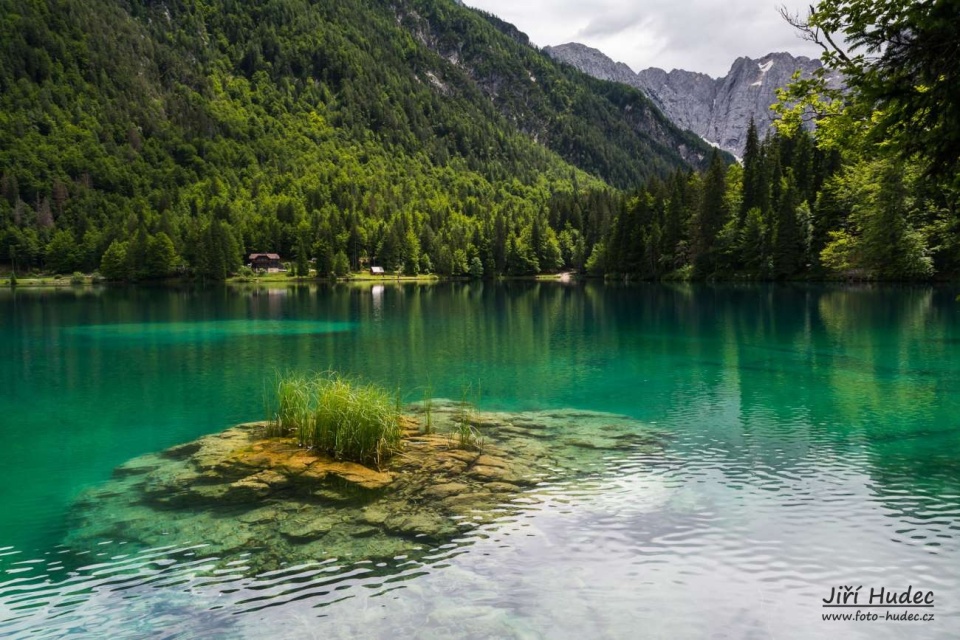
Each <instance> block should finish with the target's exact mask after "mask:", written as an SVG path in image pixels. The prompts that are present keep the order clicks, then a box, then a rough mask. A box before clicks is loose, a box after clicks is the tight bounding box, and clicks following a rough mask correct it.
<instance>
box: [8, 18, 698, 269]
mask: <svg viewBox="0 0 960 640" xmlns="http://www.w3.org/2000/svg"><path fill="white" fill-rule="evenodd" d="M0 42H2V45H0V260H2V261H5V262H6V261H9V262H12V263H14V264H15V265H16V266H17V267H18V268H19V269H21V270H22V269H31V268H44V269H47V270H51V271H55V272H72V271H75V270H83V271H91V270H94V269H100V270H101V271H102V272H103V274H104V275H105V276H107V277H110V278H150V277H163V276H166V275H170V274H172V273H175V272H178V271H182V272H188V273H193V274H197V275H201V276H204V277H208V278H215V279H219V278H223V277H225V275H226V274H229V273H231V272H233V271H235V270H236V269H237V268H238V267H239V266H240V264H241V261H242V260H243V259H244V256H245V254H247V253H249V252H277V253H280V254H281V255H282V256H283V257H284V259H287V260H290V261H294V260H298V261H300V262H301V263H302V262H303V261H304V260H305V259H307V258H315V259H316V264H317V270H318V272H319V273H320V274H328V273H343V272H345V271H347V270H348V269H357V268H359V267H360V266H361V265H362V264H364V263H366V262H367V261H369V262H371V263H375V264H381V265H383V266H384V267H386V268H387V269H388V270H395V269H402V270H403V272H404V273H418V272H424V271H430V272H437V273H441V274H450V275H458V274H466V273H471V272H472V273H474V274H478V273H480V272H481V271H482V272H483V273H485V274H487V275H494V274H504V273H511V274H528V273H536V272H539V271H545V270H554V269H558V268H561V267H570V268H577V267H579V266H580V265H582V264H583V263H584V262H585V260H586V258H587V257H588V256H589V253H590V251H591V248H592V246H593V244H594V242H595V241H596V239H597V238H598V237H599V236H600V235H601V234H602V233H603V232H604V230H605V228H606V226H607V225H608V223H609V219H610V218H611V217H612V216H613V215H614V214H615V213H616V211H615V209H613V208H612V207H614V206H615V204H614V201H615V200H616V199H617V196H616V195H615V193H613V192H611V190H610V186H608V185H613V186H616V187H627V186H630V185H636V184H639V183H640V182H641V181H643V180H645V179H648V178H650V177H652V176H656V175H666V174H668V173H669V172H670V171H673V170H674V169H676V168H677V167H686V166H689V165H687V163H686V160H684V159H683V158H681V157H680V155H679V154H678V153H677V152H676V151H675V149H677V148H680V147H684V148H686V149H688V150H689V154H690V155H689V156H688V158H689V159H690V160H692V161H694V162H697V161H698V160H697V158H698V157H699V158H706V155H707V152H706V147H705V145H703V144H702V143H700V142H699V141H696V140H694V139H693V138H692V137H691V136H690V135H689V134H683V133H680V132H679V131H678V130H676V128H675V127H673V126H672V125H670V124H669V123H668V122H667V121H666V120H665V119H664V118H663V116H661V115H660V114H659V112H657V111H656V110H655V109H653V108H652V107H651V106H650V103H649V102H648V101H647V100H646V99H645V98H644V97H643V96H642V95H641V94H640V93H639V92H637V91H634V90H632V89H628V88H621V87H618V86H615V85H610V84H609V83H600V82H598V81H595V80H592V79H590V78H588V77H586V76H585V75H583V74H580V73H579V72H576V71H575V70H573V69H571V68H569V67H565V66H561V65H559V64H557V63H554V62H553V61H551V60H550V59H549V58H548V57H546V56H544V55H542V54H540V53H539V52H538V51H536V50H535V49H533V48H532V47H530V46H529V45H527V44H525V43H523V42H522V37H520V36H519V35H518V34H515V33H511V32H510V31H509V30H508V29H505V27H504V25H502V24H498V22H497V21H496V20H495V19H493V18H492V17H491V16H485V15H482V14H480V13H478V12H475V11H472V10H469V9H467V8H464V7H461V6H458V5H456V4H454V3H453V2H450V1H449V0H408V1H404V2H397V3H392V4H387V3H380V2H376V1H374V0H342V1H338V2H317V1H313V0H266V1H263V2H240V1H238V0H171V1H169V2H153V1H150V0H127V1H120V0H0Z"/></svg>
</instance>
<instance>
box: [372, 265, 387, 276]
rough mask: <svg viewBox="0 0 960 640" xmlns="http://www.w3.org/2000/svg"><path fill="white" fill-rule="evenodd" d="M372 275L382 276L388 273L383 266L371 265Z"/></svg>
mask: <svg viewBox="0 0 960 640" xmlns="http://www.w3.org/2000/svg"><path fill="white" fill-rule="evenodd" d="M370 275H372V276H382V275H386V273H385V272H384V270H383V267H370Z"/></svg>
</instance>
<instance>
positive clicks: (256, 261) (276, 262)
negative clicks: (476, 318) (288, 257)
mask: <svg viewBox="0 0 960 640" xmlns="http://www.w3.org/2000/svg"><path fill="white" fill-rule="evenodd" d="M249 263H250V268H252V269H254V270H256V271H260V270H263V271H266V272H267V273H270V272H276V271H280V270H281V269H283V264H281V262H280V255H279V254H277V253H251V254H250V258H249Z"/></svg>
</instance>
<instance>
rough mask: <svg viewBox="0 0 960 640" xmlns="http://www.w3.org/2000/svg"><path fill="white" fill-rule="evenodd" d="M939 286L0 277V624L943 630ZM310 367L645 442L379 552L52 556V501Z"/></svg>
mask: <svg viewBox="0 0 960 640" xmlns="http://www.w3.org/2000/svg"><path fill="white" fill-rule="evenodd" d="M956 294H957V291H955V290H952V289H948V288H943V289H935V288H853V289H848V288H826V287H813V286H810V287H806V286H802V287H800V286H798V287H755V286H749V287H748V286H743V287H738V286H718V287H709V286H654V285H650V286H629V287H628V286H603V285H599V284H590V285H586V286H583V285H572V286H569V285H561V284H555V283H540V284H534V283H516V284H508V285H496V286H495V285H490V284H483V285H480V284H471V285H436V286H412V285H411V286H392V285H387V286H376V287H335V288H319V289H318V288H315V287H313V288H311V287H290V288H282V289H275V290H257V289H252V288H251V289H226V288H217V289H205V290H200V289H183V290H171V289H156V290H151V289H144V288H141V289H135V290H133V289H132V290H124V289H106V290H97V291H90V290H66V291H27V290H21V291H17V292H16V293H11V292H9V291H3V292H0V437H2V446H0V636H14V637H44V638H45V637H65V636H70V637H169V638H174V637H183V638H193V637H223V638H260V637H285V638H286V637H289V638H301V637H302V638H313V637H323V638H329V637H387V636H390V637H437V638H449V637H490V636H499V637H520V638H535V637H550V638H583V637H610V638H634V637H640V636H642V637H661V638H701V637H717V638H768V637H769V638H808V637H822V638H835V637H849V638H901V637H902V638H948V637H956V635H957V633H958V630H960V424H958V420H960V418H958V416H960V303H958V302H956V301H955V297H956ZM326 369H336V370H338V371H342V372H345V373H348V374H355V375H361V376H363V377H364V378H365V379H367V380H372V381H375V382H378V383H382V384H384V385H388V386H391V387H394V386H397V385H399V386H400V387H401V388H402V389H404V390H405V391H406V392H407V398H408V399H409V400H411V401H412V400H419V399H420V398H422V397H423V395H424V393H425V392H426V390H427V389H429V391H430V393H431V395H433V396H438V397H442V396H446V397H455V398H456V397H460V396H461V394H462V393H463V389H464V388H465V387H466V386H467V385H472V387H473V388H476V387H477V386H478V383H479V386H480V388H481V389H482V395H481V404H482V405H483V408H486V409H503V410H520V409H548V408H564V407H571V408H579V409H591V410H599V411H609V412H615V413H622V414H627V415H629V416H631V417H633V418H636V419H637V420H639V421H641V422H643V423H646V424H650V425H655V426H656V428H657V429H659V430H662V431H665V432H667V433H669V434H670V439H669V441H668V443H667V446H666V449H665V451H663V452H658V453H656V454H650V453H649V452H646V453H641V452H636V453H631V452H621V453H618V454H617V455H611V456H610V457H609V459H608V461H607V462H608V464H606V465H605V467H604V468H602V469H600V470H599V471H591V472H590V473H588V474H586V475H585V476H583V477H580V478H576V479H573V480H565V481H559V482H556V483H552V484H549V485H546V486H541V487H538V488H536V489H534V490H532V491H531V492H530V493H529V494H527V495H524V496H523V497H521V498H520V499H519V500H518V502H517V506H518V507H519V510H518V511H511V512H510V513H509V514H505V515H504V517H503V518H501V519H500V520H499V521H497V522H494V523H492V524H487V525H484V526H482V527H480V528H479V529H476V530H474V531H472V532H471V533H469V534H465V535H463V536H461V537H460V538H458V539H456V540H453V541H451V542H450V543H448V544H445V545H441V546H440V547H438V548H434V549H431V548H425V549H423V551H422V553H421V554H420V555H418V556H416V557H407V558H397V559H395V560H394V561H393V562H390V563H373V562H365V561H363V560H356V559H351V558H316V559H311V560H309V561H307V562H305V563H304V564H302V565H298V566H290V567H285V568H283V569H281V570H279V571H275V572H271V573H269V574H260V575H258V574H255V573H251V571H249V570H248V569H246V568H245V558H244V557H242V556H241V557H238V558H227V559H216V558H210V557H208V555H209V554H205V553H204V550H203V544H204V541H203V540H202V539H198V540H197V541H196V545H194V546H192V547H190V548H159V549H152V550H150V551H148V552H143V551H137V552H127V551H126V550H125V548H124V546H123V545H120V544H117V543H115V542H114V541H110V540H104V541H103V544H102V550H101V551H98V552H94V553H89V554H86V555H84V556H79V557H77V556H76V555H75V554H74V552H72V551H70V550H69V549H67V548H65V547H63V546H62V544H61V543H62V541H63V540H64V538H65V536H66V535H67V534H68V533H69V532H68V531H67V527H68V517H67V514H68V513H69V510H70V507H71V504H72V503H73V501H74V499H75V498H76V497H77V496H78V495H79V494H80V493H81V492H82V491H83V490H84V489H87V488H90V487H93V486H97V485H100V484H102V483H105V482H107V481H108V480H109V478H110V475H111V471H112V469H113V468H114V467H116V466H117V465H119V464H121V463H123V462H124V461H126V460H128V459H130V458H132V457H135V456H138V455H141V454H144V453H148V452H152V451H158V450H161V449H163V448H166V447H169V446H171V445H174V444H177V443H180V442H185V441H188V440H191V439H194V438H196V437H198V436H200V435H203V434H207V433H212V432H215V431H219V430H221V429H223V428H224V427H226V426H228V425H231V424H234V423H237V422H241V421H247V420H256V419H261V418H262V417H263V411H264V410H263V399H262V398H263V393H264V388H265V386H266V384H269V382H270V380H271V379H272V378H273V376H274V374H275V372H276V371H283V370H297V371H309V370H314V371H317V370H326ZM215 560H219V561H223V560H226V561H228V562H229V564H228V565H227V568H226V569H224V568H220V569H217V570H216V571H212V570H211V568H212V567H213V566H214V561H215ZM217 566H222V565H217ZM837 585H853V586H857V585H864V590H865V591H869V589H871V588H878V589H879V588H880V587H885V588H887V589H888V590H889V589H905V588H906V587H907V586H910V585H913V587H914V589H918V588H919V589H924V590H933V591H934V593H935V603H936V604H935V609H933V611H934V612H935V616H936V619H935V620H934V621H933V622H929V623H909V622H884V621H878V622H825V621H824V620H823V619H822V613H823V612H824V610H823V609H821V607H820V605H821V598H825V597H827V596H828V595H829V593H830V591H831V589H832V588H833V587H834V586H837ZM864 598H865V596H864ZM863 601H864V600H863V599H861V602H863ZM835 611H855V609H849V610H835ZM913 611H918V612H920V613H926V612H927V610H923V609H916V610H913ZM898 612H900V611H899V610H898Z"/></svg>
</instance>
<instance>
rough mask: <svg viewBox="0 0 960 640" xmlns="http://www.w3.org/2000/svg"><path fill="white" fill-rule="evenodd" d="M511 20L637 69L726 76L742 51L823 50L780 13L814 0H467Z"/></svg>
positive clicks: (542, 42)
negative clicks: (779, 9) (800, 34)
mask: <svg viewBox="0 0 960 640" xmlns="http://www.w3.org/2000/svg"><path fill="white" fill-rule="evenodd" d="M465 3H466V4H467V5H469V6H472V7H476V8H478V9H483V10H485V11H488V12H490V13H493V14H495V15H497V16H500V17H501V18H503V19H504V20H506V21H507V22H511V23H513V24H515V25H516V26H517V27H519V28H520V30H521V31H523V32H524V33H526V34H527V35H528V36H530V39H531V40H532V41H533V42H534V43H535V44H536V45H538V46H541V47H543V46H546V45H557V44H563V43H565V42H582V43H584V44H586V45H589V46H591V47H596V48H597V49H600V50H601V51H603V52H604V53H606V54H607V55H608V56H610V57H611V58H613V59H614V60H617V61H619V62H625V63H627V65H629V66H630V67H631V68H632V69H633V70H634V71H639V70H641V69H646V68H647V67H661V68H663V69H666V70H667V71H669V70H671V69H675V68H676V69H687V70H689V71H701V72H703V73H708V74H710V75H712V76H714V77H717V76H722V75H725V74H726V73H727V71H728V70H729V69H730V65H731V64H732V63H733V61H734V60H735V59H736V58H738V57H740V56H750V57H751V58H758V57H760V56H762V55H764V54H766V53H770V52H772V51H788V52H790V53H793V54H794V55H806V56H810V57H811V58H816V57H819V55H820V52H819V50H818V49H817V48H816V47H815V46H814V45H812V44H811V43H809V42H804V41H803V40H801V39H800V38H798V37H797V34H796V32H795V31H794V30H793V29H792V28H791V27H790V25H788V24H787V23H786V22H784V21H783V19H782V18H781V17H780V15H779V14H778V13H777V7H778V6H780V5H786V6H787V8H788V9H789V10H790V11H792V12H797V11H798V10H802V11H803V12H804V13H805V12H806V7H808V6H809V5H810V0H802V1H798V0H687V1H686V2H684V1H683V0H592V1H591V2H589V3H588V2H583V0H465Z"/></svg>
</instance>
